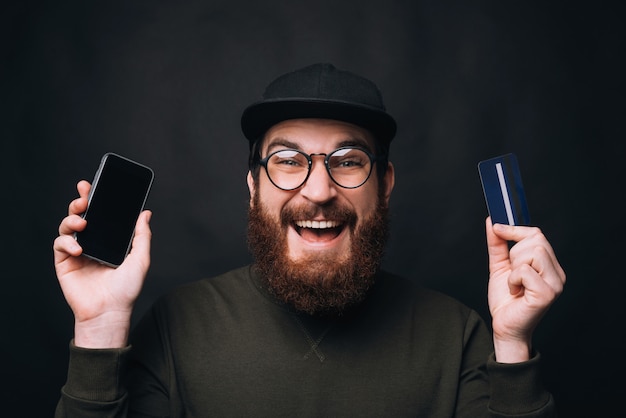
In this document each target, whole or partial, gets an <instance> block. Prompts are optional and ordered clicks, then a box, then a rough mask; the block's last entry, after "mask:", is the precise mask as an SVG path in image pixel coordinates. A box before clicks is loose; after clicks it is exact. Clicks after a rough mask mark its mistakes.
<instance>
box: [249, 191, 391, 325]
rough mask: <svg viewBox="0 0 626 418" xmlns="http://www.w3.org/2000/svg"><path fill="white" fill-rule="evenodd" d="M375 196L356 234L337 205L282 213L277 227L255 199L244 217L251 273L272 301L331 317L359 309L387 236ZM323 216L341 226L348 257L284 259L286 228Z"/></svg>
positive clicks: (349, 215) (383, 209) (351, 217)
mask: <svg viewBox="0 0 626 418" xmlns="http://www.w3.org/2000/svg"><path fill="white" fill-rule="evenodd" d="M383 202H384V199H381V197H380V196H379V198H378V204H377V207H376V209H375V210H374V212H373V214H372V216H371V217H369V218H368V219H364V220H363V221H362V223H361V225H360V226H359V227H358V228H356V227H355V224H356V215H355V214H354V213H353V212H352V211H350V210H347V209H345V208H340V207H337V205H336V204H331V205H327V206H323V207H322V206H309V207H300V208H284V209H283V210H282V211H281V222H280V223H278V222H276V220H275V219H274V218H272V217H271V216H270V215H269V214H268V213H267V211H266V210H265V208H264V207H263V206H262V204H261V202H260V200H259V199H258V194H257V195H255V198H254V202H253V205H251V207H250V209H249V212H248V217H249V220H248V244H249V247H250V250H251V252H252V255H253V256H254V259H255V267H256V269H257V271H258V273H259V275H260V277H261V279H262V280H263V282H264V283H265V285H266V286H267V288H268V289H269V291H270V292H271V293H272V294H273V295H274V297H275V298H277V299H278V300H279V301H282V302H284V303H286V304H288V305H291V306H292V307H293V308H295V309H296V310H297V311H301V312H306V313H308V314H311V315H325V316H326V315H336V314H339V313H342V312H344V311H346V310H347V309H348V308H350V307H352V306H354V305H357V304H359V303H360V302H361V301H363V299H364V298H365V296H366V294H367V292H368V290H369V289H370V288H371V287H372V285H373V284H374V277H375V274H376V272H377V271H378V269H379V267H380V263H381V261H382V257H383V254H384V248H385V244H386V241H387V236H388V233H389V220H388V208H387V206H386V204H384V203H383ZM314 213H323V214H324V215H325V216H326V217H328V218H329V219H338V220H342V221H344V222H345V223H346V225H347V226H346V228H349V231H347V232H349V233H350V234H351V235H352V236H351V247H350V251H349V253H348V254H336V253H333V254H324V255H321V256H320V255H319V254H311V255H309V256H306V257H304V258H303V259H300V260H298V261H293V260H291V259H290V258H289V256H288V248H287V228H289V225H290V224H292V223H293V221H294V220H295V219H309V218H311V217H312V216H307V214H309V215H312V214H314Z"/></svg>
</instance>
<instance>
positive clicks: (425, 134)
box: [0, 0, 626, 417]
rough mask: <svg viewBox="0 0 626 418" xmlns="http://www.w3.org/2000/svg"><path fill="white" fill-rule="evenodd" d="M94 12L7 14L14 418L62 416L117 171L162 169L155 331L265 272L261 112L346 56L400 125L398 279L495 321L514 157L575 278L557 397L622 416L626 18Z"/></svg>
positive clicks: (3, 21) (563, 323) (338, 6)
mask: <svg viewBox="0 0 626 418" xmlns="http://www.w3.org/2000/svg"><path fill="white" fill-rule="evenodd" d="M94 3H95V2H82V1H61V2H45V1H24V2H19V4H16V5H12V6H8V7H5V8H3V9H4V10H3V11H2V13H1V14H0V31H2V32H1V33H2V36H1V38H0V39H1V40H0V45H1V48H2V50H1V53H2V55H1V59H2V61H1V66H0V71H1V73H0V76H1V77H0V89H1V90H0V97H1V99H2V100H1V104H2V108H1V110H2V113H1V118H2V123H1V124H0V137H1V138H2V144H3V145H2V164H0V167H1V168H0V170H2V171H1V172H0V173H1V176H0V178H1V179H2V180H1V181H2V196H3V197H2V202H3V203H2V214H3V217H2V219H3V228H2V239H1V242H2V250H1V252H0V256H1V257H2V260H1V263H0V266H1V267H0V268H1V269H2V270H1V277H2V281H3V288H2V295H3V298H2V299H3V303H2V304H1V305H0V306H1V315H2V330H3V332H2V335H3V340H2V344H1V345H0V347H1V350H2V351H1V354H2V358H3V361H4V362H5V363H6V364H7V366H5V367H3V369H4V370H5V371H4V372H3V373H2V385H3V387H2V397H3V398H5V397H6V400H5V399H3V402H2V404H3V406H7V407H10V406H15V407H16V408H17V410H18V411H23V413H20V414H19V416H29V417H30V416H32V417H43V416H50V415H52V411H53V410H54V405H55V403H56V400H57V398H58V396H59V390H60V388H61V386H62V384H63V382H64V379H65V371H66V366H67V354H68V353H67V345H68V342H69V340H70V338H71V336H72V327H73V323H72V316H71V312H70V311H69V309H68V308H67V305H66V304H65V301H64V299H63V296H62V294H61V292H60V289H59V286H58V283H57V281H56V278H55V275H54V270H53V264H52V251H51V246H52V241H53V239H54V237H55V236H56V233H57V232H56V230H57V226H58V223H59V221H60V220H61V219H62V217H63V216H64V215H65V213H66V210H67V204H68V202H69V201H70V200H71V199H73V198H74V196H75V195H76V191H75V183H76V182H77V181H78V180H79V179H82V178H85V179H89V180H90V179H91V178H92V176H93V174H94V172H95V170H96V168H97V165H98V163H99V160H100V157H101V156H102V154H104V153H105V152H107V151H114V152H117V153H120V154H122V155H125V156H127V157H130V158H133V159H136V160H138V161H140V162H143V163H145V164H148V165H150V166H152V167H153V168H154V170H155V172H156V180H155V184H154V188H153V192H152V194H151V196H150V199H149V202H148V207H149V208H151V209H152V210H153V211H154V216H153V222H152V226H153V232H154V238H153V264H152V268H151V271H150V273H149V277H148V279H147V282H146V285H145V289H144V292H143V294H142V296H141V298H140V300H139V302H138V306H137V314H138V315H139V314H141V313H142V312H143V311H144V310H145V309H146V308H147V307H148V306H149V304H150V303H151V302H152V301H153V300H154V299H155V298H156V297H157V296H158V295H160V294H162V293H163V292H165V291H166V290H167V289H170V288H171V287H173V286H176V285H178V284H180V283H183V282H186V281H190V280H195V279H198V278H201V277H205V276H211V275H214V274H217V273H220V272H223V271H226V270H228V269H231V268H233V267H236V266H239V265H241V264H243V263H247V262H249V260H250V257H249V255H248V253H247V249H246V243H245V232H246V226H245V225H246V207H247V198H248V195H247V188H246V183H245V174H246V157H247V155H246V153H247V143H246V141H245V140H244V139H243V137H242V135H241V133H240V130H239V116H240V114H241V111H242V109H243V108H244V107H245V106H246V105H247V104H249V103H250V102H252V101H254V100H257V99H258V98H259V97H260V95H261V93H262V90H263V88H264V86H265V85H266V84H267V82H269V81H270V80H271V79H273V78H274V77H276V76H278V75H279V74H282V73H283V72H285V71H288V70H291V69H294V68H297V67H301V66H304V65H308V64H310V63H313V62H316V61H330V62H332V63H334V64H335V65H336V66H338V67H340V68H345V69H350V70H353V71H356V72H358V73H361V74H363V75H365V76H367V77H369V78H371V79H372V80H374V81H375V82H376V83H377V84H378V85H379V86H380V88H381V89H382V90H383V93H384V96H385V101H386V104H387V107H388V110H389V111H390V112H391V113H392V114H393V115H394V116H395V117H396V119H397V121H398V124H399V130H398V135H397V138H396V140H395V141H394V143H393V146H392V150H391V159H392V161H393V162H394V163H395V166H396V172H397V183H396V190H395V193H394V195H393V197H392V202H391V212H392V237H391V241H390V243H389V247H388V254H387V256H386V260H385V266H386V267H387V268H388V269H389V270H392V271H394V272H397V273H401V274H403V275H407V276H410V277H412V278H415V279H416V280H420V281H422V282H423V283H425V284H426V285H428V286H431V287H434V288H437V289H440V290H442V291H444V292H446V293H448V294H451V295H453V296H455V297H457V298H458V299H460V300H461V301H463V302H464V303H466V304H468V305H470V306H471V307H473V308H475V309H476V310H477V311H478V312H479V313H481V314H482V315H483V316H484V317H485V318H488V313H487V308H486V278H487V259H486V252H485V239H484V231H483V228H484V217H485V216H486V209H485V205H484V202H483V198H482V192H481V187H480V181H479V178H478V174H477V169H476V164H477V162H478V161H479V160H481V159H485V158H488V157H492V156H495V155H499V154H503V153H506V152H515V153H516V154H517V156H518V159H519V161H520V164H521V168H522V172H523V177H524V184H525V186H526V188H527V197H528V201H529V206H530V209H531V216H532V220H533V223H534V224H537V225H539V226H541V227H542V228H543V230H544V232H545V233H546V234H547V236H548V237H549V238H550V240H551V242H552V244H553V246H554V248H555V250H556V252H557V255H558V256H559V258H560V261H561V263H562V265H563V266H564V268H565V270H566V271H567V273H568V280H569V281H568V284H567V288H566V291H565V293H564V294H563V296H562V297H561V298H560V299H559V300H558V301H557V303H556V304H555V305H554V306H553V308H552V310H551V311H550V312H549V314H548V316H547V317H546V318H545V319H544V321H543V322H542V323H541V325H540V326H539V328H538V329H537V332H536V338H535V344H536V347H537V349H538V350H540V351H541V353H542V354H543V356H544V358H545V381H546V384H547V385H548V387H549V388H550V390H551V391H552V392H553V393H554V395H555V397H556V399H557V402H558V403H559V405H560V409H561V413H562V415H563V416H566V417H567V416H610V414H609V411H613V410H615V409H618V410H621V409H622V408H621V405H622V402H621V401H622V399H621V398H623V395H624V393H626V392H625V389H626V386H625V384H624V379H623V376H624V374H625V372H626V370H625V367H624V358H623V357H624V352H625V350H624V349H625V347H624V342H623V340H624V339H623V336H624V325H623V320H624V317H625V315H624V314H625V308H624V303H623V298H624V293H625V290H626V286H625V285H624V272H623V271H624V269H623V250H624V248H623V245H622V240H621V238H622V233H623V226H622V225H623V219H622V216H623V215H624V210H623V206H621V200H622V199H621V197H620V194H621V193H622V192H623V190H624V187H623V185H622V183H621V182H620V181H619V179H620V178H623V177H622V176H621V173H622V167H623V163H622V160H623V157H624V146H623V142H624V139H625V138H624V129H623V119H624V118H623V111H624V105H623V101H624V90H623V87H624V82H623V78H622V77H623V73H624V63H623V54H624V29H623V18H624V15H623V13H622V10H621V9H622V8H621V6H620V7H618V6H614V5H609V4H605V3H603V2H594V3H587V2H580V1H573V2H572V1H552V2H539V1H530V2H521V1H515V2H507V1H496V0H493V1H479V2H466V1H408V0H407V1H397V0H396V1H390V0H387V1H356V0H353V1H347V2H345V1H344V2H342V1H338V0H333V1H329V0H318V1H315V2H298V1H292V2H280V1H275V0H273V1H262V2H261V1H259V2H253V1H248V2H237V1H233V0H230V1H211V2H202V1H186V2H167V1H132V2H131V1H112V2H106V3H105V2H102V3H101V4H94ZM615 3H616V4H617V2H615Z"/></svg>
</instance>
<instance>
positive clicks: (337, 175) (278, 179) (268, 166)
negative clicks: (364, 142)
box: [259, 147, 376, 190]
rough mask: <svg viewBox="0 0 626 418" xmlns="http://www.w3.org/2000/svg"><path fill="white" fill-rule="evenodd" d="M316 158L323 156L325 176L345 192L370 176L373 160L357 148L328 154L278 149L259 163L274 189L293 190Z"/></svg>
mask: <svg viewBox="0 0 626 418" xmlns="http://www.w3.org/2000/svg"><path fill="white" fill-rule="evenodd" d="M315 156H324V166H325V167H326V171H327V172H328V175H329V176H330V178H331V179H332V180H333V181H334V182H335V183H336V184H337V185H338V186H340V187H343V188H345V189H356V188H357V187H360V186H362V185H363V184H364V183H365V182H366V181H367V179H368V178H369V177H370V174H371V173H372V168H373V165H374V161H375V160H376V158H375V157H374V156H373V155H372V154H370V153H369V152H367V151H366V150H364V149H363V148H357V147H341V148H338V149H336V150H334V151H333V152H331V153H329V154H324V153H317V154H307V153H305V152H302V151H300V150H296V149H281V150H278V151H274V152H273V153H271V154H270V155H268V156H267V157H265V158H263V159H261V160H260V161H259V164H261V165H262V166H263V167H265V172H266V173H267V177H269V179H270V181H271V182H272V184H274V186H276V187H278V188H279V189H282V190H295V189H297V188H299V187H300V186H302V185H303V184H304V183H305V182H306V181H307V179H308V178H309V175H310V174H311V167H312V166H313V157H315Z"/></svg>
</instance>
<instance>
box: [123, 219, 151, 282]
mask: <svg viewBox="0 0 626 418" xmlns="http://www.w3.org/2000/svg"><path fill="white" fill-rule="evenodd" d="M151 219H152V212H151V211H149V210H144V211H143V212H141V214H140V215H139V218H137V223H136V225H135V236H134V237H133V243H132V246H131V250H130V253H129V254H128V258H131V259H132V261H133V264H135V265H137V267H138V268H139V269H140V270H141V271H142V273H144V274H145V273H146V272H147V271H148V268H149V266H150V242H151V240H152V230H151V229H150V220H151Z"/></svg>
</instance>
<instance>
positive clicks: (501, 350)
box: [493, 336, 532, 363]
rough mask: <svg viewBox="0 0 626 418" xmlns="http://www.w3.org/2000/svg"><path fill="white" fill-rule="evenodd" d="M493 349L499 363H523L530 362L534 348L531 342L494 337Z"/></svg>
mask: <svg viewBox="0 0 626 418" xmlns="http://www.w3.org/2000/svg"><path fill="white" fill-rule="evenodd" d="M493 347H494V354H495V359H496V361H497V362H498V363H521V362H524V361H528V360H530V357H531V353H532V347H531V343H530V341H523V340H507V339H502V338H498V337H496V336H494V338H493Z"/></svg>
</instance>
